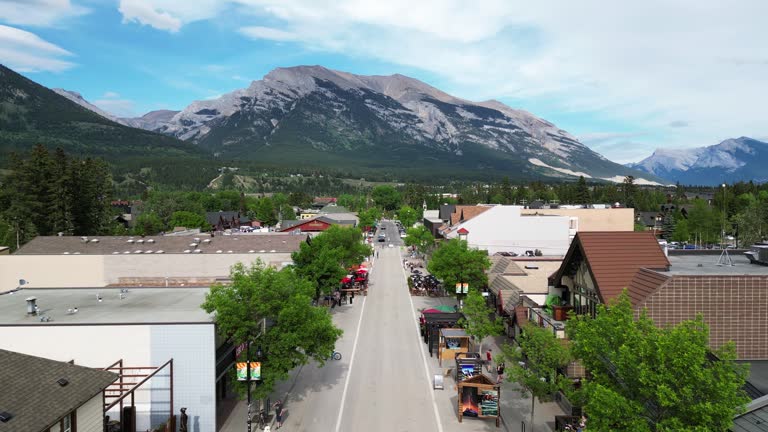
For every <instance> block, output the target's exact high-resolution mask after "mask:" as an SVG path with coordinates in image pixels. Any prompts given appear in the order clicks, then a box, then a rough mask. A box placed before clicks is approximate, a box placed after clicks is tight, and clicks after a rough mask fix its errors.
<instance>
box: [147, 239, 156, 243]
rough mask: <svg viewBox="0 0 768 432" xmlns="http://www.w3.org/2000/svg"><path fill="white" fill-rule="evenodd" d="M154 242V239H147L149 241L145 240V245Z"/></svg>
mask: <svg viewBox="0 0 768 432" xmlns="http://www.w3.org/2000/svg"><path fill="white" fill-rule="evenodd" d="M154 242H155V239H149V240H147V243H154Z"/></svg>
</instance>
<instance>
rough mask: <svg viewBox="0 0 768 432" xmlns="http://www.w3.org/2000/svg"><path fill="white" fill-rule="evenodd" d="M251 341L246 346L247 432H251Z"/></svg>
mask: <svg viewBox="0 0 768 432" xmlns="http://www.w3.org/2000/svg"><path fill="white" fill-rule="evenodd" d="M250 356H251V340H250V338H249V339H248V342H247V343H246V345H245V364H246V366H245V371H246V372H245V383H246V385H247V386H248V389H247V390H246V392H247V393H248V419H247V421H246V424H247V427H248V428H247V429H246V430H247V431H248V432H251V359H250Z"/></svg>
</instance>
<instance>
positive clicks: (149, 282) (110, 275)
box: [0, 233, 307, 292]
mask: <svg viewBox="0 0 768 432" xmlns="http://www.w3.org/2000/svg"><path fill="white" fill-rule="evenodd" d="M306 238H307V236H305V235H304V236H302V235H299V236H297V235H289V234H280V233H268V234H249V235H220V236H215V237H210V236H207V235H206V236H200V237H188V236H147V237H139V236H133V237H128V236H99V237H71V236H64V237H56V236H39V237H36V238H34V239H32V240H31V241H30V242H29V243H27V244H25V245H24V246H22V247H21V248H20V249H19V250H18V251H16V253H14V254H12V255H0V292H4V291H9V290H12V289H15V288H17V287H19V286H20V283H19V281H20V280H22V279H23V280H24V281H25V282H26V283H25V284H24V285H26V286H27V287H35V288H41V287H50V288H61V287H103V286H110V285H112V286H140V285H143V286H190V285H197V286H210V285H211V283H213V282H215V281H217V280H226V279H227V278H228V277H229V269H230V268H231V267H232V265H233V264H235V263H238V262H241V263H244V264H250V263H252V262H255V261H257V260H261V261H262V262H264V263H265V264H267V265H271V266H275V267H282V266H284V265H286V264H289V263H290V262H291V253H292V252H295V251H297V250H299V245H300V244H301V242H303V241H305V240H306Z"/></svg>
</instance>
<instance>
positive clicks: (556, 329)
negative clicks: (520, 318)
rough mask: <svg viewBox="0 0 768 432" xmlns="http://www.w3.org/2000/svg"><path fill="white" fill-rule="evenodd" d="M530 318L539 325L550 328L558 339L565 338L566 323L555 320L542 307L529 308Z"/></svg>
mask: <svg viewBox="0 0 768 432" xmlns="http://www.w3.org/2000/svg"><path fill="white" fill-rule="evenodd" d="M528 319H529V320H530V321H531V322H533V323H535V324H536V325H538V326H539V327H543V328H549V329H551V330H552V333H553V334H554V335H555V337H557V338H558V339H565V324H564V323H562V322H560V321H556V320H554V319H553V318H552V317H551V316H549V314H547V313H546V312H544V310H543V309H541V308H528Z"/></svg>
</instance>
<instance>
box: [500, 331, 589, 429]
mask: <svg viewBox="0 0 768 432" xmlns="http://www.w3.org/2000/svg"><path fill="white" fill-rule="evenodd" d="M518 343H519V346H512V345H510V344H508V343H505V344H504V345H502V346H501V352H502V355H501V358H500V360H501V361H504V362H505V364H507V365H508V366H507V369H506V371H507V381H511V382H514V383H517V384H518V385H519V386H520V387H521V388H522V389H523V391H524V392H525V393H529V394H530V396H531V430H533V426H534V423H533V415H534V412H535V407H536V398H539V399H549V398H550V397H551V396H552V395H554V394H555V393H557V391H558V390H567V389H568V385H569V383H568V381H567V379H565V378H564V377H563V376H562V375H560V374H559V373H558V370H559V369H561V368H564V367H565V366H567V365H568V363H569V362H570V361H571V354H570V350H569V349H568V347H567V346H566V345H565V343H564V341H563V340H562V339H557V338H556V337H555V335H554V333H552V331H551V330H549V329H545V328H542V327H539V326H536V325H534V324H531V323H528V324H526V326H525V327H524V328H523V331H522V333H521V334H520V338H519V339H518ZM590 426H592V425H591V424H590Z"/></svg>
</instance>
